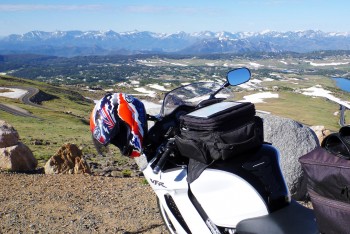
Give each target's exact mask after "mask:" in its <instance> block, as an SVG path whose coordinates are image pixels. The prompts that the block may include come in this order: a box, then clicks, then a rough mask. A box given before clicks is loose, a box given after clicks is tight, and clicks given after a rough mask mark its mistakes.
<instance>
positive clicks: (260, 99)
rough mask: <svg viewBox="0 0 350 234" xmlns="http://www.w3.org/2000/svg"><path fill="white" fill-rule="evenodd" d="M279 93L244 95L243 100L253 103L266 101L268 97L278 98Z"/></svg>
mask: <svg viewBox="0 0 350 234" xmlns="http://www.w3.org/2000/svg"><path fill="white" fill-rule="evenodd" d="M278 97H279V95H278V93H271V92H264V93H255V94H252V95H248V96H244V97H243V98H244V100H243V101H247V102H252V103H264V99H266V98H278Z"/></svg>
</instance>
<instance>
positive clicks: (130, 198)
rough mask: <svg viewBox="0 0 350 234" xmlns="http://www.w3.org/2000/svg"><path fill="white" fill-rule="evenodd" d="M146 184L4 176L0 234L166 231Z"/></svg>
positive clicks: (77, 177) (134, 180) (0, 191)
mask: <svg viewBox="0 0 350 234" xmlns="http://www.w3.org/2000/svg"><path fill="white" fill-rule="evenodd" d="M143 182H144V180H143V179H142V178H112V177H102V176H84V175H44V174H33V175H28V174H14V173H4V172H0V185H1V188H0V233H124V234H127V233H154V234H156V233H157V234H158V233H168V232H167V231H166V228H165V226H164V225H163V222H162V219H161V217H160V214H159V212H158V208H157V204H156V198H155V196H154V194H153V193H152V191H151V189H150V187H149V186H148V185H145V184H144V183H143Z"/></svg>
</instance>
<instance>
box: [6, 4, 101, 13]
mask: <svg viewBox="0 0 350 234" xmlns="http://www.w3.org/2000/svg"><path fill="white" fill-rule="evenodd" d="M102 8H105V7H104V6H102V5H93V4H91V5H50V4H0V12H6V11H45V10H59V11H77V10H89V11H92V10H98V9H102Z"/></svg>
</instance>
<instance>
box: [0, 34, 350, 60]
mask: <svg viewBox="0 0 350 234" xmlns="http://www.w3.org/2000/svg"><path fill="white" fill-rule="evenodd" d="M315 50H350V33H334V32H333V33H326V32H322V31H314V30H307V31H297V32H291V31H289V32H276V31H263V32H258V33H254V32H237V33H231V32H211V31H203V32H198V33H186V32H177V33H173V34H165V33H154V32H148V31H131V32H122V33H118V32H114V31H112V30H109V31H55V32H43V31H31V32H28V33H25V34H22V35H18V34H13V35H9V36H7V37H4V38H2V39H0V53H1V54H13V53H34V54H47V55H56V56H76V55H106V54H120V53H127V54H132V53H152V52H154V53H155V52H157V53H181V54H204V53H244V52H278V51H293V52H309V51H315Z"/></svg>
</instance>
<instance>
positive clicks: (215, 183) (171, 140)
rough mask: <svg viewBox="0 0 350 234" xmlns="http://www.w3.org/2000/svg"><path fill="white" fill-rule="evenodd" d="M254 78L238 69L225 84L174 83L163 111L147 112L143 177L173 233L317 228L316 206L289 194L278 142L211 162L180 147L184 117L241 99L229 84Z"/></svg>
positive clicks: (296, 231) (312, 229)
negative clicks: (150, 123)
mask: <svg viewBox="0 0 350 234" xmlns="http://www.w3.org/2000/svg"><path fill="white" fill-rule="evenodd" d="M250 77H251V73H250V71H249V69H247V68H238V69H234V70H232V71H230V72H228V73H227V77H226V82H225V83H224V84H223V85H219V84H217V83H214V82H197V83H193V84H189V85H185V86H182V87H179V88H176V89H174V90H172V91H170V92H168V93H167V94H166V95H165V97H164V100H163V104H162V107H161V111H160V114H158V115H156V116H149V120H151V121H154V125H153V126H152V127H151V128H150V129H149V132H148V134H147V136H146V138H145V146H144V150H143V154H144V157H145V158H146V159H147V165H146V167H145V168H144V169H143V174H144V176H145V178H146V179H147V181H148V183H149V184H150V186H151V187H152V189H153V191H154V192H155V194H156V196H157V200H158V206H159V210H160V214H161V216H162V218H163V220H164V223H165V225H166V226H167V228H168V230H169V232H170V233H172V234H174V233H201V234H204V233H215V234H216V233H229V234H233V233H238V234H240V233H269V234H271V233H276V234H277V233H293V234H295V233H298V234H300V233H318V231H317V225H316V221H315V216H314V214H313V211H312V210H311V209H308V208H306V207H304V206H302V205H300V204H299V203H297V202H296V201H294V200H292V199H291V198H290V194H289V192H288V189H287V186H286V183H285V180H284V178H283V175H282V173H281V169H280V166H279V153H278V150H277V149H276V148H274V147H273V146H272V145H270V144H268V143H263V144H262V145H261V146H260V147H258V148H257V149H255V150H253V151H247V152H246V153H243V155H240V157H233V158H231V159H228V160H214V161H213V162H211V163H209V164H206V163H202V162H195V160H193V159H189V158H188V157H184V156H183V155H182V154H181V153H180V152H179V150H178V149H177V146H176V144H175V138H176V136H177V135H178V134H179V132H180V130H181V129H180V128H181V126H180V119H181V117H182V116H185V115H191V114H193V113H198V110H200V111H201V112H202V114H203V113H205V114H208V112H210V113H211V112H213V111H214V112H215V111H218V110H216V108H223V107H222V106H225V105H231V103H237V102H234V101H232V100H233V99H232V91H229V90H228V89H229V88H231V89H232V88H234V86H237V85H240V84H242V83H245V82H247V81H249V79H250ZM220 103H221V104H222V103H223V104H224V105H221V107H219V106H220V105H218V104H220ZM227 103H228V104H227ZM196 111H197V112H196ZM220 111H221V110H220ZM276 194H277V195H276Z"/></svg>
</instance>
